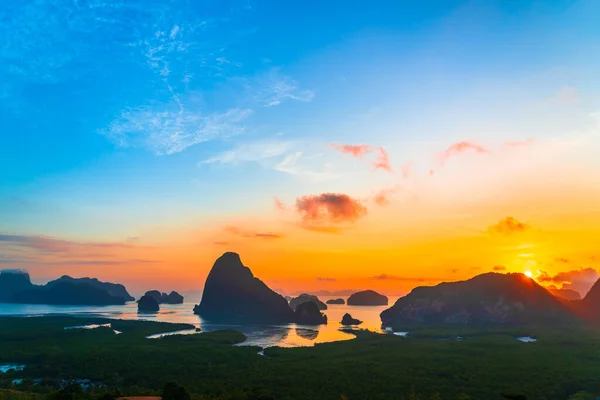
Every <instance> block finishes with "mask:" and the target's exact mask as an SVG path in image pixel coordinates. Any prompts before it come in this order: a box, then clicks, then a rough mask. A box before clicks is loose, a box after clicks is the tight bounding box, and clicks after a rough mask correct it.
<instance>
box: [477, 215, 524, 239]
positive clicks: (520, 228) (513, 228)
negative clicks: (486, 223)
mask: <svg viewBox="0 0 600 400" xmlns="http://www.w3.org/2000/svg"><path fill="white" fill-rule="evenodd" d="M529 229H531V226H529V225H527V224H526V223H523V222H519V221H518V220H517V219H516V218H513V217H506V218H504V219H503V220H501V221H499V222H498V223H497V224H494V225H492V226H490V227H489V228H488V232H489V233H493V234H501V235H512V234H515V233H523V232H525V231H528V230H529Z"/></svg>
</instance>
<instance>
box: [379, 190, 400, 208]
mask: <svg viewBox="0 0 600 400" xmlns="http://www.w3.org/2000/svg"><path fill="white" fill-rule="evenodd" d="M397 191H398V187H397V186H395V187H392V188H387V189H381V190H380V191H379V192H377V193H376V194H375V196H373V201H374V202H375V204H377V205H378V206H386V205H388V204H390V202H391V200H390V198H391V196H392V195H393V194H394V193H396V192H397Z"/></svg>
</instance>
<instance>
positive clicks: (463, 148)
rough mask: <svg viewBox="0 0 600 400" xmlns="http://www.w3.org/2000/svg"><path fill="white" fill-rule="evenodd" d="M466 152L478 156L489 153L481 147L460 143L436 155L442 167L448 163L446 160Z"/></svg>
mask: <svg viewBox="0 0 600 400" xmlns="http://www.w3.org/2000/svg"><path fill="white" fill-rule="evenodd" d="M467 151H473V152H475V153H479V154H484V153H489V151H488V150H487V149H486V148H485V147H483V146H481V145H478V144H476V143H472V142H466V141H462V142H458V143H454V144H452V145H451V146H450V147H448V148H447V149H446V150H444V151H443V152H441V153H440V154H439V155H438V160H439V162H440V165H444V164H445V163H446V161H448V159H450V158H451V157H453V156H455V155H458V154H462V153H465V152H467Z"/></svg>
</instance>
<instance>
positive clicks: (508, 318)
mask: <svg viewBox="0 0 600 400" xmlns="http://www.w3.org/2000/svg"><path fill="white" fill-rule="evenodd" d="M573 320H576V317H575V316H574V315H573V314H572V313H571V312H570V310H569V308H568V306H567V305H565V304H564V302H562V301H561V300H559V299H557V298H556V297H554V296H553V295H552V294H551V293H550V292H548V290H546V289H545V288H543V287H542V286H540V285H539V284H537V283H536V282H535V281H534V280H533V279H531V278H528V277H526V276H525V275H523V274H498V273H487V274H481V275H478V276H475V277H473V278H471V279H469V280H466V281H459V282H444V283H440V284H438V285H436V286H423V287H417V288H415V289H413V290H412V291H411V292H410V293H409V294H408V295H406V296H405V297H402V298H400V299H398V301H396V303H395V304H394V305H393V306H392V307H391V308H389V309H387V310H385V311H383V312H382V313H381V321H382V323H383V324H384V325H391V326H393V325H395V324H403V323H408V322H429V323H453V324H476V323H499V324H529V323H557V322H566V321H573Z"/></svg>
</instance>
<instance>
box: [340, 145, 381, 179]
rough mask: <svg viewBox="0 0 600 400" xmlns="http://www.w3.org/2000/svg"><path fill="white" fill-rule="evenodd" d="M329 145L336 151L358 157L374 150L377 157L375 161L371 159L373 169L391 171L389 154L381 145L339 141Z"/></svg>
mask: <svg viewBox="0 0 600 400" xmlns="http://www.w3.org/2000/svg"><path fill="white" fill-rule="evenodd" d="M330 146H331V147H332V148H333V149H335V150H337V151H340V152H342V153H344V154H348V155H350V156H352V157H356V158H360V159H362V158H363V157H364V156H365V155H367V154H369V153H372V152H376V153H377V158H376V159H375V161H373V170H374V171H376V170H378V169H381V170H383V171H386V172H389V173H393V170H392V167H391V165H390V157H389V154H388V152H387V150H386V149H385V148H384V147H383V146H371V145H367V144H356V145H355V144H340V143H332V144H331V145H330Z"/></svg>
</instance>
